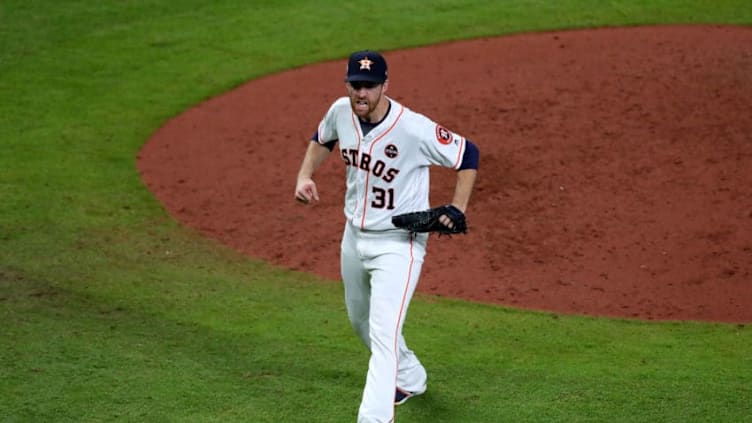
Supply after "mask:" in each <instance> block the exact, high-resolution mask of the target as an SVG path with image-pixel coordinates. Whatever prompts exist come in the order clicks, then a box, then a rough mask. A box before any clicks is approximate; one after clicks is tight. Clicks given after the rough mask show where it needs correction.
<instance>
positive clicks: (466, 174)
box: [439, 140, 480, 228]
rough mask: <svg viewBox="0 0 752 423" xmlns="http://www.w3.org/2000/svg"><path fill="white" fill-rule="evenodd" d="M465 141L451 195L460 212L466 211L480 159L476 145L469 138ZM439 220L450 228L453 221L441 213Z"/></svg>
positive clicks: (453, 203)
mask: <svg viewBox="0 0 752 423" xmlns="http://www.w3.org/2000/svg"><path fill="white" fill-rule="evenodd" d="M466 143H467V144H466V146H465V154H464V155H463V156H462V164H461V165H460V167H459V169H457V183H456V184H455V186H454V195H453V196H452V205H454V206H455V207H457V208H458V209H460V210H461V211H462V213H465V211H467V205H468V204H469V203H470V195H471V194H472V192H473V186H474V185H475V178H476V177H477V176H478V162H479V161H480V150H478V147H477V146H476V145H475V144H473V143H472V142H470V140H466ZM439 221H440V222H441V223H442V224H443V225H445V226H448V227H450V228H451V227H453V226H454V222H452V220H451V219H450V218H449V217H448V216H446V215H442V216H441V217H440V218H439Z"/></svg>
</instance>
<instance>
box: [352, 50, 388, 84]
mask: <svg viewBox="0 0 752 423" xmlns="http://www.w3.org/2000/svg"><path fill="white" fill-rule="evenodd" d="M386 79H387V70H386V60H384V56H382V55H381V54H379V53H378V52H375V51H371V50H363V51H356V52H355V53H353V54H351V55H350V59H349V60H348V61H347V76H346V77H345V82H356V81H363V82H376V83H379V84H381V83H383V82H384V81H386Z"/></svg>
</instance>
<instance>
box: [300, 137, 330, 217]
mask: <svg viewBox="0 0 752 423" xmlns="http://www.w3.org/2000/svg"><path fill="white" fill-rule="evenodd" d="M329 153H331V149H330V148H329V146H328V145H326V144H323V145H322V144H319V143H318V142H316V141H311V142H309V143H308V149H307V150H306V153H305V156H304V157H303V162H302V163H301V165H300V170H299V171H298V181H297V185H296V187H295V199H296V200H297V201H300V202H301V203H305V204H308V202H310V201H311V200H315V201H318V200H319V193H318V190H317V189H316V183H315V182H313V173H314V172H315V171H316V169H318V167H319V166H320V165H321V163H323V162H324V160H325V159H326V158H327V156H329Z"/></svg>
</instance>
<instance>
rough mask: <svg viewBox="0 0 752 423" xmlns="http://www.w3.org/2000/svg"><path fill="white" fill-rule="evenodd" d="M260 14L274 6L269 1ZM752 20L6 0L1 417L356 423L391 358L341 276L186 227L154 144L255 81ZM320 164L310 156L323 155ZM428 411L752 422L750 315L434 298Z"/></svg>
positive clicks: (0, 10) (460, 417)
mask: <svg viewBox="0 0 752 423" xmlns="http://www.w3.org/2000/svg"><path fill="white" fill-rule="evenodd" d="M252 3H255V4H252ZM654 23H732V24H744V25H749V24H752V8H751V7H749V1H748V0H739V1H689V0H684V1H667V0H663V1H636V0H635V1H610V2H602V1H595V0H591V1H586V0H582V1H574V0H563V1H557V2H543V1H503V2H488V1H433V2H430V5H429V4H428V2H418V1H398V0H385V1H382V2H379V3H377V4H375V3H370V2H363V1H354V2H336V3H335V2H331V3H326V2H319V1H257V2H242V1H238V0H220V1H214V2H201V1H192V0H184V1H158V0H151V1H147V0H144V1H93V0H87V1H84V0H79V1H74V0H64V1H50V0H35V1H20V0H3V1H2V2H0V147H1V148H2V150H0V151H1V152H0V200H1V201H0V321H1V322H2V325H0V339H2V348H1V349H0V363H1V367H0V381H1V383H0V421H2V422H67V421H70V422H103V421H133V422H145V421H149V422H152V421H153V422H171V421H172V422H235V421H237V422H240V421H243V422H349V421H354V417H355V414H356V412H357V404H358V402H359V397H360V392H361V389H362V383H363V378H364V372H365V367H366V362H367V354H366V352H365V351H364V349H363V348H362V347H361V345H360V344H359V343H358V341H357V340H356V339H355V336H354V335H353V334H352V333H351V330H350V328H349V324H348V322H347V318H346V315H345V312H344V306H343V304H342V299H341V289H340V287H339V285H338V284H337V283H332V281H324V280H320V279H318V278H315V277H312V276H309V275H304V274H299V273H295V272H290V271H285V270H281V269H277V268H274V267H272V266H269V265H266V264H264V263H260V262H258V261H256V260H253V259H250V258H247V257H242V256H240V255H238V254H236V253H235V252H233V251H230V250H229V249H227V248H225V247H223V246H221V245H217V244H216V243H215V242H213V241H211V240H207V239H204V238H202V237H200V236H198V235H196V234H195V233H194V232H193V231H191V230H189V229H186V228H183V227H180V226H179V225H178V224H176V223H175V222H174V221H172V220H171V219H170V218H169V217H168V215H167V214H166V213H165V211H164V210H163V209H162V207H161V206H160V205H159V204H158V203H157V202H156V200H155V199H154V198H153V196H152V195H151V194H150V193H149V192H148V191H147V190H146V189H145V187H144V186H143V184H142V182H141V181H140V179H139V176H138V173H137V171H136V166H135V160H136V154H137V152H138V150H139V148H140V147H141V145H142V144H143V143H144V142H145V140H146V139H148V137H149V136H150V135H151V134H152V133H153V132H154V131H155V130H156V129H157V128H158V127H159V126H160V125H161V124H162V123H164V122H165V121H166V120H167V119H169V118H170V117H172V116H175V115H177V114H179V113H180V112H181V111H183V110H185V109H186V108H187V107H189V106H191V105H194V104H196V103H198V102H200V101H202V100H204V99H206V98H209V97H211V96H214V95H217V94H219V93H221V92H224V91H226V90H229V89H231V88H232V87H234V86H237V85H239V84H241V83H243V82H245V81H247V80H249V79H252V78H255V77H259V76H261V75H265V74H268V73H271V72H277V71H280V70H283V69H287V68H291V67H296V66H303V65H305V64H306V63H312V62H316V61H322V60H329V59H333V58H339V57H343V56H344V55H346V54H347V53H348V52H350V51H352V50H355V49H359V48H361V47H362V46H363V45H368V46H369V47H370V48H378V49H385V50H386V49H396V48H400V47H406V46H416V45H424V44H429V43H433V42H439V41H445V40H450V39H456V38H471V37H478V36H488V35H495V34H506V33H513V32H520V31H538V30H547V29H560V28H576V27H587V26H602V25H638V24H654ZM301 153H302V152H301ZM405 330H406V334H407V336H408V339H409V340H410V342H411V346H412V347H413V348H414V349H415V350H416V351H417V352H418V353H419V354H420V355H421V358H422V360H423V361H424V364H426V366H427V367H428V369H429V372H430V376H431V385H430V390H429V392H428V393H427V394H426V395H425V396H424V397H423V398H421V399H419V400H416V401H414V402H410V403H409V406H405V407H401V408H400V409H399V411H398V417H399V419H400V421H411V422H501V421H513V422H519V421H560V422H587V421H593V422H600V421H615V422H621V421H625V422H653V421H661V422H687V421H695V422H705V421H708V422H741V421H750V416H752V406H750V404H751V403H752V376H750V375H752V359H751V358H750V357H752V335H751V334H750V329H749V328H748V327H746V326H738V325H722V324H702V323H691V322H685V323H643V322H634V321H622V320H614V319H592V318H582V317H573V316H554V315H550V314H546V313H533V312H525V311H515V310H508V309H505V308H500V307H491V306H484V305H476V304H470V303H465V302H461V301H453V300H445V299H436V298H431V297H426V296H422V295H419V296H418V298H416V301H415V302H414V303H413V306H412V308H411V311H410V316H409V318H408V324H407V325H406V329H405Z"/></svg>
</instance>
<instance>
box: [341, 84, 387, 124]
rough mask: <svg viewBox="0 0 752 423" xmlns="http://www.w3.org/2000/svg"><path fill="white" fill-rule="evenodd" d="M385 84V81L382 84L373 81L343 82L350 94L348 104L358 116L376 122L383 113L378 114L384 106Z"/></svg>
mask: <svg viewBox="0 0 752 423" xmlns="http://www.w3.org/2000/svg"><path fill="white" fill-rule="evenodd" d="M386 84H387V83H386V82H384V83H383V84H377V83H375V82H348V83H347V84H345V85H346V86H347V93H348V94H349V96H350V106H351V107H352V110H353V112H354V113H355V114H356V115H358V117H359V118H361V119H363V120H366V121H369V122H376V121H379V120H381V118H383V117H384V116H383V115H381V116H379V114H380V112H382V111H383V110H381V109H383V108H384V104H385V100H384V99H385V98H384V93H385V92H386V86H387V85H386Z"/></svg>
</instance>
